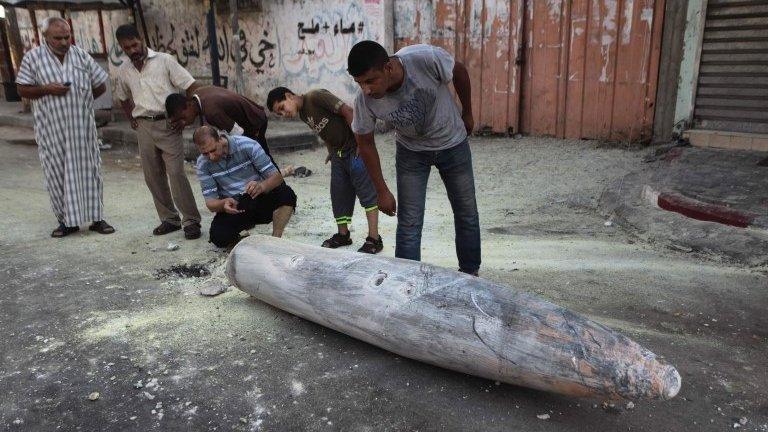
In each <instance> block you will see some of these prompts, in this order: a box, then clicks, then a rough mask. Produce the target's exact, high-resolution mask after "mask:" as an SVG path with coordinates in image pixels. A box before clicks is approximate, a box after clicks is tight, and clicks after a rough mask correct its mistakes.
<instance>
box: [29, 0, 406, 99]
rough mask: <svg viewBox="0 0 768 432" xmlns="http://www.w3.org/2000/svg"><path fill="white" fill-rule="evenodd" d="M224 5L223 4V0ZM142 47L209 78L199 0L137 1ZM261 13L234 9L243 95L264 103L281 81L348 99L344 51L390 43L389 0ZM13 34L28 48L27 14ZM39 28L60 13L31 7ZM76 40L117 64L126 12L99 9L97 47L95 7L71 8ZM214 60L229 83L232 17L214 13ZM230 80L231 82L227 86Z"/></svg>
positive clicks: (299, 4) (313, 3) (280, 5)
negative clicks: (118, 33)
mask: <svg viewBox="0 0 768 432" xmlns="http://www.w3.org/2000/svg"><path fill="white" fill-rule="evenodd" d="M224 3H226V2H224ZM142 4H143V6H144V15H145V18H146V21H147V30H148V33H149V41H148V42H149V45H150V46H151V47H153V48H154V49H157V50H159V51H163V52H167V53H170V54H172V55H173V56H175V57H176V59H177V60H178V61H179V63H180V64H182V65H183V66H184V67H186V68H187V69H188V70H189V71H190V73H192V75H194V76H195V77H198V78H201V81H203V82H210V80H211V68H210V65H211V59H210V53H209V47H208V31H207V27H206V25H205V13H206V11H207V10H206V9H205V7H204V5H203V2H202V1H200V0H179V1H177V0H144V1H143V2H142ZM261 4H262V8H261V10H260V11H252V12H247V11H246V12H241V13H240V14H239V26H240V39H241V47H240V49H239V52H240V55H241V56H242V57H241V58H242V65H243V76H244V79H245V92H244V93H245V94H246V96H248V97H251V98H254V99H255V100H256V101H259V102H261V103H263V102H264V101H265V99H266V95H267V93H268V92H269V90H271V89H272V88H273V87H275V86H278V85H283V86H286V87H289V88H291V89H293V90H294V91H296V92H304V91H306V90H309V89H312V88H320V87H322V88H326V89H328V90H330V91H332V92H335V93H336V94H337V95H339V97H341V98H342V99H345V100H348V101H351V99H352V98H353V97H354V94H355V92H356V91H357V86H356V84H355V82H354V81H353V80H352V78H351V77H350V76H349V75H348V74H347V72H346V68H347V53H348V52H349V50H350V48H351V47H352V45H354V44H355V43H357V42H358V41H361V40H363V39H373V40H376V41H379V42H380V43H382V45H384V46H385V47H387V48H388V49H390V50H391V49H392V48H393V46H394V36H393V32H394V29H393V25H394V21H393V19H392V14H393V11H392V7H393V6H392V0H363V1H358V2H347V1H343V0H280V1H266V0H265V1H262V2H261ZM17 12H18V17H19V19H18V22H19V31H20V35H21V39H22V41H23V45H24V48H25V50H29V49H31V48H33V47H34V46H35V28H34V26H33V24H32V19H31V16H30V12H29V11H27V10H26V9H17ZM34 13H35V15H36V18H37V23H38V25H40V24H41V23H42V20H43V19H45V17H47V16H52V15H56V16H60V14H61V12H60V11H54V10H37V11H35V12H34ZM70 17H71V19H72V24H73V33H74V36H75V40H76V43H77V44H78V45H79V46H80V47H81V48H84V49H86V50H87V51H89V52H91V53H93V54H103V55H106V58H107V59H108V65H109V71H110V76H111V77H114V75H115V74H114V71H115V69H116V68H117V67H118V66H119V65H120V64H122V62H123V61H124V58H123V57H122V54H123V53H122V50H121V49H120V47H119V45H118V44H117V41H115V39H114V32H115V29H117V27H118V26H120V25H121V24H124V23H127V22H130V20H131V14H130V12H129V11H127V10H118V11H103V12H102V19H103V22H104V39H105V41H104V43H103V44H102V41H101V35H100V33H99V32H100V29H99V25H98V13H97V12H75V11H72V12H71V13H70ZM216 24H217V29H216V32H217V36H218V48H219V52H220V55H219V65H220V71H221V75H222V76H227V77H228V78H229V79H230V80H232V81H234V79H235V72H234V65H235V55H236V53H237V52H238V48H237V46H236V45H235V44H234V43H233V35H232V31H231V26H230V24H231V17H230V16H229V13H228V12H227V13H226V14H222V15H220V16H217V20H216ZM232 86H233V84H230V88H231V87H232Z"/></svg>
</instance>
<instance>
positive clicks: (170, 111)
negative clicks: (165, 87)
mask: <svg viewBox="0 0 768 432" xmlns="http://www.w3.org/2000/svg"><path fill="white" fill-rule="evenodd" d="M188 100H189V99H187V97H186V96H184V95H183V94H181V93H171V94H169V95H168V97H167V98H165V114H166V115H167V116H168V117H175V116H177V115H178V114H180V113H181V112H182V111H184V109H185V108H186V107H187V101H188Z"/></svg>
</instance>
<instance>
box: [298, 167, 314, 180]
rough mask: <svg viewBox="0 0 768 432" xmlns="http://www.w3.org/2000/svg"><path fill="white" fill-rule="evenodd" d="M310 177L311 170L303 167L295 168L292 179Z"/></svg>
mask: <svg viewBox="0 0 768 432" xmlns="http://www.w3.org/2000/svg"><path fill="white" fill-rule="evenodd" d="M311 175H312V170H311V169H309V168H307V167H304V166H300V167H297V168H296V169H294V170H293V176H294V177H298V178H304V177H309V176H311Z"/></svg>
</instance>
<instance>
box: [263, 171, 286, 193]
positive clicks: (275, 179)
mask: <svg viewBox="0 0 768 432" xmlns="http://www.w3.org/2000/svg"><path fill="white" fill-rule="evenodd" d="M282 183H283V175H282V174H280V171H279V170H278V171H275V172H274V173H272V175H270V176H269V177H267V179H266V180H264V183H263V186H264V192H265V193H266V192H270V191H271V190H272V189H274V188H276V187H278V186H280V185H281V184H282Z"/></svg>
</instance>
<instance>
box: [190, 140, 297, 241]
mask: <svg viewBox="0 0 768 432" xmlns="http://www.w3.org/2000/svg"><path fill="white" fill-rule="evenodd" d="M193 138H194V141H195V144H196V145H197V148H198V149H199V150H200V156H199V157H198V158H197V178H198V179H199V180H200V186H201V187H202V189H203V196H204V197H205V205H206V206H207V207H208V210H210V211H212V212H214V213H216V216H214V218H213V222H211V229H210V230H209V232H210V241H211V243H213V244H215V245H216V246H218V247H221V248H228V247H232V246H234V245H235V244H237V242H238V241H240V239H241V237H240V231H243V230H247V229H250V228H253V227H254V226H255V225H257V224H268V223H270V222H272V235H273V236H274V237H282V235H283V230H284V229H285V226H286V225H287V224H288V220H290V218H291V214H292V213H293V212H294V210H295V209H296V194H295V193H294V192H293V189H291V188H290V187H289V186H288V185H286V184H285V182H284V181H283V176H282V175H280V171H279V170H278V169H277V168H276V167H275V165H274V164H273V163H272V160H271V159H270V158H269V156H268V155H267V154H266V153H265V152H264V149H263V148H262V147H261V145H259V143H258V142H257V141H255V140H253V139H251V138H248V137H245V136H234V135H227V134H225V133H221V132H219V131H218V130H216V129H215V128H213V127H211V126H202V127H200V128H198V129H197V130H196V131H195V134H194V137H193Z"/></svg>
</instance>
